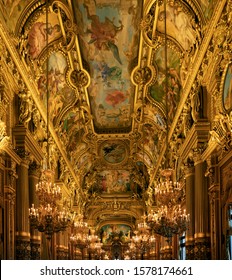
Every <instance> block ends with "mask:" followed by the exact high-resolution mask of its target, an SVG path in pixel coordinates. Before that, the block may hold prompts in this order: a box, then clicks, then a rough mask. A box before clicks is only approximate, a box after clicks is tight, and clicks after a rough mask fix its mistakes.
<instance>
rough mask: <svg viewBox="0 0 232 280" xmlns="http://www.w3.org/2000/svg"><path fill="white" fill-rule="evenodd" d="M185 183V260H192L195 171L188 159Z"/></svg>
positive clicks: (192, 163)
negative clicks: (188, 216)
mask: <svg viewBox="0 0 232 280" xmlns="http://www.w3.org/2000/svg"><path fill="white" fill-rule="evenodd" d="M184 167H185V180H186V181H185V182H186V213H188V214H189V215H190V223H189V229H188V230H187V232H186V239H185V240H186V241H185V244H186V259H187V260H194V232H195V214H194V204H195V202H194V196H195V195H194V182H195V178H194V177H195V170H194V162H193V161H192V160H191V159H188V160H187V162H186V163H185V166H184Z"/></svg>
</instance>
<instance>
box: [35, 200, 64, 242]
mask: <svg viewBox="0 0 232 280" xmlns="http://www.w3.org/2000/svg"><path fill="white" fill-rule="evenodd" d="M29 219H30V224H31V226H32V227H34V228H35V229H37V230H38V231H40V232H44V233H45V234H46V237H47V239H51V236H52V235H53V234H54V233H55V232H60V231H64V230H65V229H66V227H67V225H68V222H69V214H68V212H67V211H66V210H65V209H63V210H62V211H59V210H58V208H57V207H56V206H52V205H50V204H49V203H48V204H47V205H46V206H43V205H40V207H39V208H35V207H34V204H32V207H31V208H30V209H29Z"/></svg>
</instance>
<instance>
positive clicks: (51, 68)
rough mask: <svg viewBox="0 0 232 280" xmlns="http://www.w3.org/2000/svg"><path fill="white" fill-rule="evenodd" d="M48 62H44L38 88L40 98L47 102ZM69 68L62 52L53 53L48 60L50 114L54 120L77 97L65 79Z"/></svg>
mask: <svg viewBox="0 0 232 280" xmlns="http://www.w3.org/2000/svg"><path fill="white" fill-rule="evenodd" d="M46 66H47V65H46V62H45V63H44V67H43V69H44V72H43V74H42V75H41V76H40V78H39V80H38V89H39V92H40V99H41V100H43V101H44V103H45V104H46V100H47V89H46V79H47V73H46V71H47V69H46ZM66 68H67V61H66V58H65V56H64V55H63V54H62V53H60V52H57V53H53V54H51V55H50V57H49V61H48V89H49V90H48V93H49V104H48V106H49V114H50V118H51V119H52V120H54V118H55V117H57V116H58V115H59V113H60V112H61V111H62V109H63V108H65V107H66V106H67V105H68V104H70V103H72V102H73V101H74V99H75V92H74V90H73V89H71V88H70V87H69V86H68V85H67V84H66V81H65V71H66Z"/></svg>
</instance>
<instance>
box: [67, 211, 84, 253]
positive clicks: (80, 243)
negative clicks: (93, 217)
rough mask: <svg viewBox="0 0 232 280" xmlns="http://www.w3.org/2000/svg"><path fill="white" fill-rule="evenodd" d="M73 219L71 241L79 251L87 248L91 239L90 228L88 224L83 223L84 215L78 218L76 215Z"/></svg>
mask: <svg viewBox="0 0 232 280" xmlns="http://www.w3.org/2000/svg"><path fill="white" fill-rule="evenodd" d="M74 216H75V217H74V218H73V222H72V225H73V227H72V228H73V233H72V234H71V236H70V241H71V242H72V243H73V244H74V245H75V246H76V247H78V248H79V249H83V248H85V247H86V246H87V242H88V238H89V227H88V224H87V223H86V222H84V221H83V215H81V214H79V215H78V217H76V215H75V214H74Z"/></svg>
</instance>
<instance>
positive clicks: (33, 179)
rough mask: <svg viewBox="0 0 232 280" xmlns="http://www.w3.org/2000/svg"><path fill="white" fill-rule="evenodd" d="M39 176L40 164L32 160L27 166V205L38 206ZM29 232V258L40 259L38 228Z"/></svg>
mask: <svg viewBox="0 0 232 280" xmlns="http://www.w3.org/2000/svg"><path fill="white" fill-rule="evenodd" d="M39 176H40V166H39V165H38V164H36V163H35V162H33V163H32V164H30V166H29V207H31V206H32V204H34V205H35V208H38V206H39V201H38V198H37V196H36V193H35V190H36V185H37V184H38V182H39ZM30 234H31V240H30V242H31V259H32V260H40V258H41V256H40V254H41V247H40V246H41V234H40V233H39V232H38V230H36V229H33V228H31V229H30Z"/></svg>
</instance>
